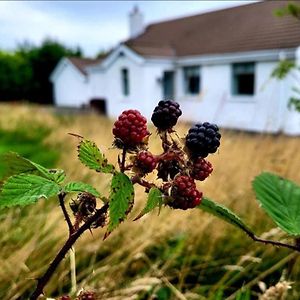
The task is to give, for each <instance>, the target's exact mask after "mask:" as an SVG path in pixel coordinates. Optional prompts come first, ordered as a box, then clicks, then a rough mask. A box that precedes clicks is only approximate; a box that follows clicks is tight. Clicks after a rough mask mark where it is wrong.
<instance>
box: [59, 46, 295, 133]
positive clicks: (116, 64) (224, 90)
mask: <svg viewBox="0 0 300 300" xmlns="http://www.w3.org/2000/svg"><path fill="white" fill-rule="evenodd" d="M245 62H246V60H245ZM186 63H187V64H190V65H193V62H192V61H188V62H186ZM299 64H300V51H299ZM276 65H277V61H276V60H273V61H258V62H256V64H255V94H254V95H253V96H234V95H232V93H231V86H232V83H231V80H232V74H231V63H230V62H228V61H226V62H223V63H222V62H218V64H216V63H214V62H213V61H208V62H207V63H205V61H202V62H201V93H200V94H199V95H196V96H188V95H185V93H184V90H183V87H184V85H183V68H182V67H183V66H184V64H182V62H181V63H174V62H172V61H171V60H166V59H149V60H143V59H138V58H136V57H135V56H134V55H131V54H130V53H127V52H126V51H125V52H124V55H121V56H120V55H118V56H115V58H114V59H111V60H108V61H106V64H105V68H99V69H98V70H97V69H94V70H91V71H90V73H89V76H88V82H87V81H86V79H84V77H83V76H81V75H80V74H79V72H76V71H74V69H72V68H71V67H66V68H65V69H64V70H63V71H62V72H61V73H60V75H59V78H58V79H57V80H56V83H55V97H56V103H57V105H63V106H81V105H82V104H83V103H88V101H89V100H90V99H92V98H104V99H106V101H107V113H108V116H110V117H112V118H116V117H118V116H119V114H120V113H121V112H122V111H124V110H126V109H131V108H132V109H138V110H140V111H141V113H142V114H143V115H145V116H146V117H148V118H150V117H151V114H152V112H153V109H154V107H155V105H156V104H157V103H158V101H160V100H162V97H163V94H162V91H163V90H162V84H161V81H160V80H159V79H161V78H162V77H163V73H164V71H170V70H174V71H175V100H177V101H178V102H179V103H180V105H181V109H182V111H183V115H182V117H181V120H185V121H189V122H192V123H195V122H205V121H209V122H214V123H216V124H218V125H219V126H221V127H224V128H232V129H244V130H250V131H257V132H280V131H284V132H285V133H288V134H300V114H299V113H296V112H293V111H292V112H291V111H288V110H287V102H288V98H289V97H290V95H291V87H292V86H294V85H295V82H294V81H293V79H292V78H291V76H289V77H288V78H287V79H285V80H282V81H279V80H276V79H271V77H270V75H271V73H272V71H273V69H274V68H275V66H276ZM123 68H127V69H128V70H129V86H130V87H129V88H130V93H129V95H128V96H124V95H123V92H122V80H121V70H122V69H123ZM299 78H300V76H299ZM297 84H300V80H299V81H298V82H297Z"/></svg>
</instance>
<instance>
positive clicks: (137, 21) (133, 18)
mask: <svg viewBox="0 0 300 300" xmlns="http://www.w3.org/2000/svg"><path fill="white" fill-rule="evenodd" d="M129 27H130V28H129V30H130V32H129V33H130V38H135V37H137V36H138V35H140V34H141V33H142V32H143V31H144V15H143V14H142V13H141V12H140V10H139V8H138V6H137V5H135V6H134V8H133V11H132V12H131V13H130V14H129Z"/></svg>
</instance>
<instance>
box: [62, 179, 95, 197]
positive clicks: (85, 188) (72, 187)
mask: <svg viewBox="0 0 300 300" xmlns="http://www.w3.org/2000/svg"><path fill="white" fill-rule="evenodd" d="M64 191H65V192H66V193H72V192H88V193H90V194H92V195H94V196H96V197H100V194H99V192H98V191H97V190H96V189H95V188H94V187H92V186H91V185H89V184H87V183H83V182H69V183H68V184H66V185H65V187H64Z"/></svg>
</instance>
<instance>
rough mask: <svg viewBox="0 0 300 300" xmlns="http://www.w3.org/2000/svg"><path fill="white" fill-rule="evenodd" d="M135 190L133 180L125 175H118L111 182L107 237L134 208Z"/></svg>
mask: <svg viewBox="0 0 300 300" xmlns="http://www.w3.org/2000/svg"><path fill="white" fill-rule="evenodd" d="M133 200H134V189H133V184H132V182H131V180H130V179H129V178H128V176H127V175H125V174H124V173H116V174H115V175H114V176H113V178H112V181H111V191H110V196H109V224H108V229H107V233H106V234H105V237H107V236H108V235H109V233H111V232H112V231H113V230H114V229H115V228H116V227H117V226H118V225H119V224H120V222H122V221H123V220H124V219H125V218H126V216H127V214H128V210H130V208H131V207H132V204H133Z"/></svg>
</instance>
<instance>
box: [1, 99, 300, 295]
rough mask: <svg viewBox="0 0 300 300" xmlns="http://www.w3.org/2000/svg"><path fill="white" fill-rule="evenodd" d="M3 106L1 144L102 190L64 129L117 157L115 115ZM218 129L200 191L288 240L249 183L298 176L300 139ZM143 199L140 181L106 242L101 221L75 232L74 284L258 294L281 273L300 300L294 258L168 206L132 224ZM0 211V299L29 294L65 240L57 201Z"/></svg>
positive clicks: (63, 269) (64, 278)
mask: <svg viewBox="0 0 300 300" xmlns="http://www.w3.org/2000/svg"><path fill="white" fill-rule="evenodd" d="M0 114H1V121H0V134H1V139H0V152H3V151H6V150H13V151H17V152H20V153H22V154H23V155H25V156H26V155H27V156H28V158H30V159H33V160H36V161H37V162H40V163H44V164H45V166H47V167H59V168H62V169H64V170H65V171H66V173H67V176H68V177H69V178H70V179H72V180H81V181H86V182H89V183H91V184H93V185H94V186H95V187H97V189H98V190H99V191H101V192H102V193H103V194H107V193H108V184H109V178H108V175H103V174H101V175H99V174H97V173H93V172H92V171H90V170H87V169H86V168H84V167H83V166H82V165H81V164H80V162H78V160H77V156H76V144H77V142H78V141H77V139H76V138H74V137H72V136H70V135H68V133H70V132H71V133H77V134H80V135H82V136H84V137H86V138H88V139H90V140H93V141H95V142H96V143H97V145H98V146H99V147H100V148H101V149H102V150H103V151H105V152H106V153H107V157H108V159H109V160H111V161H113V162H114V163H115V164H116V156H117V153H118V151H117V150H116V149H111V143H112V138H113V137H112V133H111V128H112V124H113V120H108V119H106V118H104V117H101V116H98V115H95V114H84V115H72V116H62V115H56V114H55V113H54V111H53V110H52V109H50V108H44V107H37V106H7V105H1V106H0ZM20 124H21V125H20ZM188 127H189V125H187V124H180V125H179V126H178V132H179V134H180V135H181V136H184V134H185V133H186V132H187V129H188ZM150 131H151V132H152V133H153V134H152V137H151V143H150V150H151V151H152V152H154V153H157V154H158V153H159V152H158V151H160V150H159V149H160V147H159V146H160V141H159V139H158V138H157V139H156V138H155V130H154V128H153V127H150ZM19 132H21V134H20V135H19ZM222 135H223V137H222V144H221V147H220V150H219V152H218V153H217V154H215V155H213V156H211V158H210V161H211V162H212V164H213V166H214V172H213V174H212V176H211V177H210V178H209V179H208V180H207V181H205V183H200V184H199V185H198V187H199V189H200V190H201V191H203V193H204V195H205V196H207V197H210V198H212V199H214V200H216V201H218V202H220V203H223V204H225V205H227V206H228V207H230V208H231V209H232V210H234V211H235V212H236V213H237V214H238V215H240V216H241V217H242V218H243V219H244V220H245V221H246V223H247V224H248V225H249V226H250V227H251V228H252V229H253V230H254V231H255V232H256V233H257V234H258V235H260V236H264V237H267V238H270V239H280V240H284V239H286V236H285V235H284V233H282V232H281V231H280V230H279V229H277V228H276V226H275V225H274V224H273V223H272V221H270V220H269V219H268V218H267V217H266V215H265V214H264V213H263V212H262V210H261V209H260V208H259V206H258V204H257V202H256V200H255V196H254V193H253V192H252V189H251V181H252V179H253V178H254V176H256V175H258V174H260V173H261V172H262V171H265V170H268V171H271V172H275V173H277V174H279V175H281V176H284V177H287V178H289V179H291V180H294V181H295V182H297V183H300V173H299V162H300V151H299V146H300V139H299V138H297V137H287V136H283V135H268V134H253V133H244V132H236V131H222ZM57 159H58V160H57ZM0 166H1V163H0ZM0 170H1V168H0ZM144 202H145V195H144V193H143V191H142V189H137V192H136V206H135V208H134V211H133V212H132V214H130V215H129V218H128V220H127V221H126V222H124V223H123V224H122V225H121V226H120V227H119V228H118V229H117V230H115V231H114V232H113V233H112V234H111V236H110V237H109V238H108V239H107V240H105V241H104V242H103V241H102V238H103V234H104V229H97V230H96V231H94V233H93V235H91V234H89V233H87V234H85V236H83V237H82V238H81V239H80V240H79V242H78V244H77V245H76V247H75V250H76V271H77V283H78V287H79V288H85V289H93V290H95V291H96V292H97V293H98V294H99V299H111V300H113V299H114V300H117V299H119V300H121V299H123V300H124V299H128V300H129V299H149V300H150V299H159V300H168V299H180V300H181V299H191V300H192V299H211V300H219V299H244V300H247V299H258V297H259V295H260V294H262V289H263V288H262V287H263V286H266V287H269V286H272V285H275V284H276V283H277V282H278V281H279V280H280V279H282V278H284V279H286V280H290V281H292V282H293V283H292V288H291V290H290V291H289V294H288V297H287V298H286V299H292V300H294V299H295V300H296V299H299V298H300V282H299V278H300V264H299V263H298V264H297V263H294V264H293V263H292V262H293V261H295V259H296V258H295V254H294V253H292V252H291V251H290V250H286V249H279V248H274V247H272V246H267V245H262V244H257V243H254V242H253V241H252V240H250V239H249V238H248V237H247V236H246V235H245V234H244V233H242V232H239V231H238V230H237V229H236V228H235V227H232V226H230V225H227V224H225V223H224V222H222V221H220V220H217V219H216V218H215V217H212V216H210V215H207V214H205V213H204V212H202V211H200V210H198V209H194V210H188V211H177V210H172V209H170V208H167V207H166V208H163V209H162V211H161V213H160V215H159V216H158V215H157V212H153V213H151V214H150V215H149V216H145V217H143V218H142V219H140V220H139V221H136V222H133V221H132V220H133V219H134V217H135V216H136V215H137V213H138V211H139V209H140V208H141V206H142V205H143V203H144ZM0 219H1V222H0V232H1V235H0V265H1V268H0V298H1V299H3V300H13V299H28V296H29V294H30V292H31V291H32V290H33V288H34V285H35V278H37V277H38V276H39V275H41V274H42V272H43V271H44V270H45V269H46V268H47V266H48V264H49V262H50V261H51V259H52V258H53V256H54V255H55V254H56V252H57V251H58V250H59V249H60V247H61V245H62V244H63V241H64V239H65V238H66V236H67V226H66V224H65V222H64V220H63V217H62V215H61V212H60V210H59V207H58V202H57V199H50V200H48V201H44V200H41V201H39V203H38V204H37V205H32V206H28V207H26V208H22V209H20V208H17V209H5V210H3V211H2V212H1V214H0ZM290 242H292V241H290ZM69 265H70V263H69V259H68V258H66V259H65V260H64V261H63V263H62V264H61V265H60V267H59V269H58V270H57V272H56V274H55V276H54V278H53V279H52V280H51V282H50V283H49V284H48V285H47V288H46V290H45V293H46V295H47V296H49V297H50V296H51V297H53V298H54V297H58V296H59V295H61V294H63V293H67V292H69V291H70V289H71V284H70V282H71V281H70V267H69Z"/></svg>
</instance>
